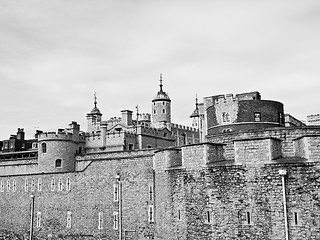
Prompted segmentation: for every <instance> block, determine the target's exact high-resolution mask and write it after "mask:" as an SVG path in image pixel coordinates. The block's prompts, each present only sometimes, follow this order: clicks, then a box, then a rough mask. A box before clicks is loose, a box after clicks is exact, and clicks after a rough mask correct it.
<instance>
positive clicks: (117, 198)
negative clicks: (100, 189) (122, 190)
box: [113, 183, 119, 202]
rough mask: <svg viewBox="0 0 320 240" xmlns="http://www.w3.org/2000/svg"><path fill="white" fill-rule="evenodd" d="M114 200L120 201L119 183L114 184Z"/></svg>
mask: <svg viewBox="0 0 320 240" xmlns="http://www.w3.org/2000/svg"><path fill="white" fill-rule="evenodd" d="M113 201H114V202H118V201H119V184H117V183H115V184H113Z"/></svg>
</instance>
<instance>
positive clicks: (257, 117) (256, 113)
mask: <svg viewBox="0 0 320 240" xmlns="http://www.w3.org/2000/svg"><path fill="white" fill-rule="evenodd" d="M254 121H255V122H261V113H259V112H255V113H254Z"/></svg>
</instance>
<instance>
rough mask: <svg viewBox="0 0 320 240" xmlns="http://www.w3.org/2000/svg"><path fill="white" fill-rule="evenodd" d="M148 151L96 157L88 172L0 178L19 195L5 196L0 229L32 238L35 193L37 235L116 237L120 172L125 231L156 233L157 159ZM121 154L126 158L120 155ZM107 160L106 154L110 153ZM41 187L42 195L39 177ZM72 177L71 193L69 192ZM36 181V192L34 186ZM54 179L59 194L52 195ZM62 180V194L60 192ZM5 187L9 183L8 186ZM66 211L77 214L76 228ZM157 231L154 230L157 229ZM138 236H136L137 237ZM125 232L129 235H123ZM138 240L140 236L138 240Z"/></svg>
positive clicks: (74, 216) (1, 198)
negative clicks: (153, 190)
mask: <svg viewBox="0 0 320 240" xmlns="http://www.w3.org/2000/svg"><path fill="white" fill-rule="evenodd" d="M150 153H151V152H147V151H144V156H142V154H141V153H140V155H136V156H137V157H134V156H132V155H131V156H130V154H129V156H128V155H127V156H126V154H125V153H121V154H120V156H118V158H117V156H116V153H114V154H113V159H109V160H104V161H103V160H99V159H95V160H93V161H92V162H91V164H90V165H89V166H88V167H87V168H86V169H85V171H83V172H70V173H56V174H38V175H32V174H29V175H26V176H9V177H0V180H4V181H5V183H6V182H7V180H9V181H10V182H11V185H12V181H13V179H15V181H16V191H15V192H13V190H12V187H11V190H10V191H7V190H6V186H5V192H0V212H1V216H0V222H1V227H0V229H7V230H9V229H10V230H11V231H13V232H16V233H20V234H23V235H25V236H27V235H28V229H29V224H30V203H31V198H30V194H34V196H35V217H34V219H35V223H34V226H35V232H34V233H35V236H38V237H42V238H45V237H47V235H48V234H52V235H53V238H58V237H61V238H66V237H67V236H87V237H90V236H92V237H94V238H95V239H97V238H101V239H117V238H118V231H117V230H113V212H115V211H118V203H117V202H114V201H113V196H114V195H113V191H114V187H113V185H114V184H115V183H116V181H115V176H116V174H117V173H119V174H120V176H121V181H122V199H123V201H122V212H123V217H122V221H123V230H127V231H130V232H131V235H135V236H137V238H135V239H139V238H140V237H141V236H144V235H146V234H147V231H150V228H151V229H152V228H153V226H152V224H150V223H148V206H149V205H153V204H154V203H153V201H151V202H150V199H149V188H148V186H149V185H150V184H151V185H153V170H152V155H151V154H150ZM121 155H122V156H121ZM105 156H106V155H105ZM39 178H41V180H42V189H41V191H38V186H37V184H38V179H39ZM67 178H69V179H70V181H71V182H70V191H68V190H67V189H66V186H67ZM25 179H28V184H29V186H28V192H25ZM32 179H34V187H33V188H34V189H33V190H34V191H31V188H32V185H33V184H32ZM52 179H55V190H54V191H52V189H51V187H52ZM60 179H61V183H62V190H61V191H60V190H59V181H60ZM5 185H6V184H5ZM38 211H40V212H41V217H42V221H41V227H40V228H38V227H36V216H37V212H38ZM67 211H71V213H72V227H71V228H70V229H68V228H66V224H67V222H66V221H67ZM99 212H103V216H104V217H103V229H98V213H99ZM152 232H153V231H152ZM133 233H135V234H133ZM123 234H124V233H123ZM138 237H139V238H138Z"/></svg>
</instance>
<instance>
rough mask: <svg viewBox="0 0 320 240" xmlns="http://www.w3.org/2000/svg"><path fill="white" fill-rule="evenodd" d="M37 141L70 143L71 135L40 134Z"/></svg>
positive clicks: (58, 133)
mask: <svg viewBox="0 0 320 240" xmlns="http://www.w3.org/2000/svg"><path fill="white" fill-rule="evenodd" d="M38 140H39V141H53V140H54V141H72V140H73V134H71V133H68V132H59V131H58V132H44V133H40V134H39V137H38Z"/></svg>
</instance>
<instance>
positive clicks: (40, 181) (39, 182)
mask: <svg viewBox="0 0 320 240" xmlns="http://www.w3.org/2000/svg"><path fill="white" fill-rule="evenodd" d="M41 190H42V179H41V178H39V179H38V191H39V192H41Z"/></svg>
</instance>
